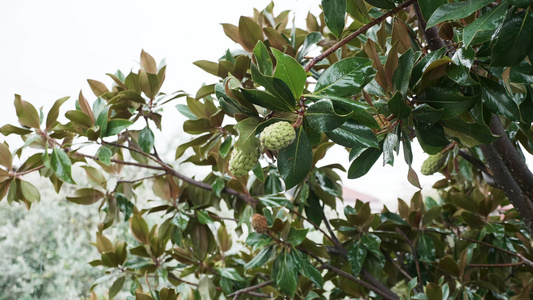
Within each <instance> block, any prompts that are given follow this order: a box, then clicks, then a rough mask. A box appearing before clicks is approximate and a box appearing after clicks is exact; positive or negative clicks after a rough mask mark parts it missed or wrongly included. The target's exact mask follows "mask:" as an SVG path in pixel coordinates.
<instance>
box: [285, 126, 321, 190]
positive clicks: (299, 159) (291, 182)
mask: <svg viewBox="0 0 533 300" xmlns="http://www.w3.org/2000/svg"><path fill="white" fill-rule="evenodd" d="M312 163H313V152H312V149H311V145H310V144H309V139H308V138H307V134H306V133H305V131H304V129H303V126H300V127H299V128H298V129H296V139H295V141H294V142H293V143H292V144H290V145H289V146H288V147H286V148H283V149H281V150H279V153H278V169H279V173H280V175H281V178H283V181H285V188H286V189H290V188H292V187H293V186H295V185H297V184H298V183H300V182H301V181H302V180H303V179H304V178H305V177H306V176H307V173H309V170H310V169H311V164H312Z"/></svg>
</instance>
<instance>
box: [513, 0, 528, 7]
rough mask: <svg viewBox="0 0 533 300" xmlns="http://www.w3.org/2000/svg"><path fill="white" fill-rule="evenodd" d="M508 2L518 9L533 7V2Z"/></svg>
mask: <svg viewBox="0 0 533 300" xmlns="http://www.w3.org/2000/svg"><path fill="white" fill-rule="evenodd" d="M507 2H509V3H511V4H512V5H514V6H516V7H522V8H525V7H528V6H529V5H533V0H507Z"/></svg>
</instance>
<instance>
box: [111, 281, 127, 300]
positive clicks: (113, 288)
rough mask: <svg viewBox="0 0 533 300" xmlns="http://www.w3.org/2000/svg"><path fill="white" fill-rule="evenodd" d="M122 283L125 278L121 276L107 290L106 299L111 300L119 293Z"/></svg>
mask: <svg viewBox="0 0 533 300" xmlns="http://www.w3.org/2000/svg"><path fill="white" fill-rule="evenodd" d="M124 281H126V277H124V276H122V277H120V278H118V279H117V280H115V282H113V284H112V285H111V287H110V288H109V293H108V297H109V299H113V298H114V297H115V296H116V295H117V294H118V293H119V292H120V290H122V286H123V285H124Z"/></svg>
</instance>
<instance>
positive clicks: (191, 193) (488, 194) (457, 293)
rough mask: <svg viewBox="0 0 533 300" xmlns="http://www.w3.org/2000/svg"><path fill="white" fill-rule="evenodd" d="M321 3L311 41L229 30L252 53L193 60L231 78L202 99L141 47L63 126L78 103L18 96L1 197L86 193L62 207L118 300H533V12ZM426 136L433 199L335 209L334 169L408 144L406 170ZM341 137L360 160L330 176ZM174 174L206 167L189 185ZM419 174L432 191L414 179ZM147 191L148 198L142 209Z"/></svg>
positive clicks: (494, 5) (258, 24)
mask: <svg viewBox="0 0 533 300" xmlns="http://www.w3.org/2000/svg"><path fill="white" fill-rule="evenodd" d="M321 4H322V9H323V13H322V14H321V15H319V16H314V15H312V14H309V15H308V16H307V28H306V29H301V28H295V27H292V26H291V25H290V20H289V18H288V12H286V11H285V12H280V13H278V14H275V13H274V9H273V7H274V5H273V3H272V4H270V5H269V6H267V7H266V8H265V9H263V10H261V11H259V10H254V16H253V17H241V18H240V19H239V21H238V25H232V24H223V25H222V26H223V30H224V32H225V34H226V35H227V36H228V37H229V38H231V39H232V40H233V41H235V42H236V43H238V44H240V45H241V46H242V48H243V50H239V51H230V50H228V51H227V52H226V53H223V54H222V56H221V58H220V59H219V60H218V61H216V62H212V61H205V60H202V61H196V62H195V64H196V65H197V66H198V67H200V68H202V69H203V70H205V71H206V72H209V73H211V74H213V75H215V76H218V77H220V80H219V81H218V82H216V83H212V84H207V85H205V86H203V87H202V88H200V90H198V91H197V92H196V94H194V95H191V94H187V93H186V92H183V91H177V92H174V93H171V94H165V93H162V92H161V88H162V84H163V82H164V79H165V70H166V66H165V64H164V62H162V63H160V64H157V63H156V61H155V60H154V58H153V57H152V56H150V55H149V54H148V53H146V52H144V51H142V52H141V57H140V69H139V70H138V71H136V72H133V71H132V72H130V73H129V74H123V73H122V72H120V71H117V72H116V73H114V74H111V73H110V74H107V75H108V76H109V77H111V78H112V79H113V81H114V84H113V85H112V86H111V87H107V86H105V85H104V84H103V83H101V82H99V81H96V80H89V85H90V87H91V89H92V92H93V93H94V95H95V97H96V99H95V100H87V98H86V97H85V96H84V95H83V94H82V93H81V92H80V94H79V96H78V99H77V100H76V102H75V103H71V104H70V107H69V109H68V110H67V111H66V112H64V116H65V117H66V120H65V121H63V120H61V119H59V115H60V112H62V111H63V109H62V108H63V107H64V106H63V105H64V103H67V102H66V101H67V100H68V99H67V98H62V99H59V100H57V101H56V102H55V104H54V105H53V106H52V107H51V108H50V109H49V110H48V111H43V110H41V111H39V110H37V109H36V108H35V107H34V106H33V105H32V104H31V103H29V102H27V101H24V100H22V98H21V96H19V95H16V96H15V103H14V104H15V107H16V110H17V116H18V119H19V123H20V125H21V126H22V127H19V126H14V125H9V124H8V125H5V126H3V127H2V128H0V132H1V133H2V134H4V135H10V134H15V135H19V136H21V138H22V140H23V141H24V145H23V146H22V147H19V148H13V147H10V146H9V145H7V144H6V143H4V144H0V165H2V166H3V168H1V169H0V177H1V178H2V181H1V183H0V195H1V196H2V198H4V197H5V198H6V199H7V202H8V203H13V202H19V203H24V204H25V205H26V206H27V207H28V208H30V207H32V206H34V204H35V203H37V202H39V200H40V198H41V195H40V192H39V190H38V189H37V188H36V187H35V185H34V184H32V183H31V182H30V181H29V180H28V179H27V175H28V174H30V173H36V172H38V173H39V175H40V176H41V177H43V178H48V179H49V180H50V182H51V183H52V185H53V186H54V188H55V190H56V192H59V191H61V190H62V189H65V188H67V189H68V188H74V189H75V192H72V193H69V196H67V197H66V200H68V201H70V202H73V203H76V204H80V205H93V204H98V207H99V210H100V211H101V212H102V213H103V215H104V217H103V219H102V220H101V222H100V224H99V225H98V229H97V232H96V235H95V240H94V239H93V241H94V245H95V246H96V248H97V250H98V252H99V254H100V255H99V258H98V259H95V260H93V261H92V262H91V265H92V266H95V267H98V268H101V269H104V270H105V273H106V274H105V275H104V276H103V277H101V278H100V279H98V280H96V281H95V285H98V284H100V283H103V282H112V285H111V287H110V288H109V292H108V297H110V298H113V297H114V296H116V295H117V293H119V292H120V291H121V290H123V289H124V290H129V291H130V293H131V296H130V298H136V299H176V298H177V297H179V298H181V299H183V298H189V297H194V298H204V299H212V298H219V297H233V298H234V299H237V298H239V297H243V298H278V297H279V298H283V297H293V298H298V299H300V298H301V299H314V298H331V299H336V298H344V297H346V296H348V297H360V298H385V299H399V298H400V297H402V298H406V299H411V298H412V299H442V298H446V299H447V298H449V297H451V298H464V299H478V298H482V297H483V298H486V299H501V298H513V299H520V298H529V297H530V290H531V279H532V277H531V267H532V266H533V262H532V261H531V241H530V233H531V231H532V230H533V206H532V204H531V200H532V199H533V174H532V173H531V172H530V171H529V169H528V168H527V166H526V165H525V163H524V159H523V154H522V148H523V149H525V150H526V151H528V152H530V153H533V143H532V142H531V141H532V131H531V122H532V121H533V119H532V118H531V116H532V115H533V114H531V111H532V107H533V96H532V95H533V94H532V89H531V84H532V83H533V81H532V79H531V74H533V73H532V70H533V67H532V65H531V59H532V58H533V57H532V56H533V40H532V39H529V38H527V37H529V36H531V35H532V31H533V13H532V12H531V9H532V6H531V5H532V3H531V1H528V0H523V1H517V0H512V1H511V0H506V1H497V2H493V1H473V0H471V1H456V2H448V1H444V0H443V1H440V0H439V1H431V2H429V1H422V2H420V3H417V1H415V0H409V1H406V2H400V1H393V0H379V1H376V0H372V1H370V0H367V1H362V0H348V1H347V0H323V1H322V2H321ZM170 103H177V104H176V105H175V107H176V108H177V109H178V110H179V111H180V112H181V113H182V114H183V115H185V116H186V117H187V118H188V120H187V121H185V122H184V124H183V129H184V131H185V132H186V133H188V134H190V135H191V139H190V141H188V142H186V143H183V144H181V145H180V146H178V147H177V149H176V153H175V160H174V161H173V160H168V159H165V158H162V157H161V156H160V154H159V153H158V151H157V149H158V143H164V142H165V141H164V140H159V139H156V135H155V134H154V132H157V131H158V130H161V129H162V128H161V119H162V117H163V115H162V109H163V107H165V106H168V104H170ZM65 106H66V105H65ZM58 120H59V121H58ZM279 121H288V122H290V123H291V124H293V128H294V129H295V133H296V138H295V140H294V141H293V142H292V143H291V144H290V145H289V146H287V147H285V148H283V149H280V150H279V151H270V150H268V149H262V158H261V160H260V161H259V162H258V163H257V164H255V166H254V167H253V169H249V170H246V171H248V174H247V175H244V176H242V177H235V176H233V174H231V172H229V170H230V168H228V163H230V164H231V162H230V157H231V156H232V155H233V154H232V153H234V152H235V151H236V150H235V149H239V151H240V152H241V153H244V155H245V156H246V155H248V156H250V157H251V156H254V155H255V154H254V153H255V152H256V151H257V149H258V145H259V141H258V138H257V136H258V135H259V134H260V133H261V132H262V131H263V130H264V129H265V128H266V127H267V126H268V125H271V124H273V123H276V122H279ZM62 122H63V123H62ZM415 140H416V141H417V142H418V143H419V144H420V145H421V146H422V148H423V149H424V151H425V152H427V153H428V154H431V155H436V154H438V155H441V156H442V157H445V159H442V160H439V163H438V164H435V165H434V166H433V167H432V169H434V170H432V171H431V172H434V171H440V172H442V173H443V174H444V175H445V179H443V180H440V181H439V182H437V183H435V185H434V187H435V188H436V189H438V190H439V192H440V199H432V198H425V199H424V198H423V197H422V195H421V193H420V192H418V193H416V194H415V195H414V196H413V197H412V199H411V200H410V201H403V200H399V205H398V212H397V213H396V212H391V211H389V210H388V209H387V208H386V207H385V208H384V209H383V211H381V212H379V213H373V212H371V211H370V207H369V204H368V203H363V202H361V201H358V202H357V203H355V205H354V206H344V205H341V204H340V203H339V202H338V201H337V200H339V199H342V188H341V187H342V185H341V182H340V177H339V173H340V172H347V174H348V177H349V178H358V177H361V176H364V175H365V174H366V173H367V172H368V171H369V169H370V168H371V167H372V166H373V165H374V164H375V163H376V162H378V161H379V160H380V158H382V163H383V164H384V165H385V164H390V165H393V164H394V162H395V158H396V155H397V154H398V153H399V149H400V148H401V149H402V150H403V151H402V152H403V160H404V161H405V162H406V163H407V164H408V165H409V166H411V164H412V161H413V154H412V151H411V143H412V142H413V141H415ZM334 144H337V145H340V146H343V147H345V148H346V149H347V150H348V151H349V161H340V162H339V163H338V164H331V165H323V164H321V162H320V160H321V159H322V158H323V157H324V155H325V154H326V153H327V151H328V149H329V148H330V147H331V146H332V145H334ZM520 146H521V147H520ZM14 158H15V162H17V161H18V160H19V159H20V160H21V161H22V164H20V165H17V166H14V165H13V161H14ZM178 162H179V163H178ZM181 163H192V164H194V165H197V166H208V167H210V170H211V172H210V173H209V174H208V175H207V176H206V177H205V178H195V176H192V177H189V176H187V175H186V174H185V173H184V172H183V171H182V170H181V167H179V165H180V164H181ZM73 168H81V169H82V170H83V172H84V175H83V176H82V177H85V178H87V179H88V183H87V184H85V183H84V182H83V183H82V181H80V178H79V176H78V178H77V177H76V176H75V173H73V172H72V169H73ZM73 174H74V175H73ZM407 176H408V178H409V181H410V182H411V183H412V184H413V185H414V186H418V187H419V186H420V184H419V181H418V175H417V172H416V170H414V169H412V168H410V170H409V173H408V174H407ZM143 187H144V188H146V187H147V188H151V189H152V191H153V198H152V197H150V199H140V197H141V195H143V194H142V193H140V191H142V189H143ZM144 200H148V201H147V202H145V201H144ZM143 203H148V204H147V205H146V206H145V205H143ZM408 203H409V204H408ZM95 206H96V205H95ZM147 216H152V218H154V219H153V220H148V221H147V220H146V218H147ZM125 222H127V224H129V227H130V232H131V237H130V238H129V239H127V238H126V239H125V238H120V237H118V238H116V239H115V241H112V240H111V239H110V238H109V237H110V234H109V230H110V229H109V228H111V227H114V226H120V224H125ZM233 233H235V234H233ZM93 297H95V295H94V294H93Z"/></svg>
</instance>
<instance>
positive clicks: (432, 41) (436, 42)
mask: <svg viewBox="0 0 533 300" xmlns="http://www.w3.org/2000/svg"><path fill="white" fill-rule="evenodd" d="M413 6H414V8H415V14H416V18H417V19H418V23H419V25H420V29H421V31H422V32H423V33H424V37H425V38H426V41H427V42H428V45H429V49H431V51H435V50H438V49H440V48H442V47H445V46H446V44H445V43H444V41H443V40H442V39H441V38H440V37H439V30H438V29H437V27H436V26H433V27H431V28H429V29H427V30H426V24H427V23H426V20H424V17H423V16H422V12H421V11H420V6H419V5H418V3H415V5H413Z"/></svg>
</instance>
